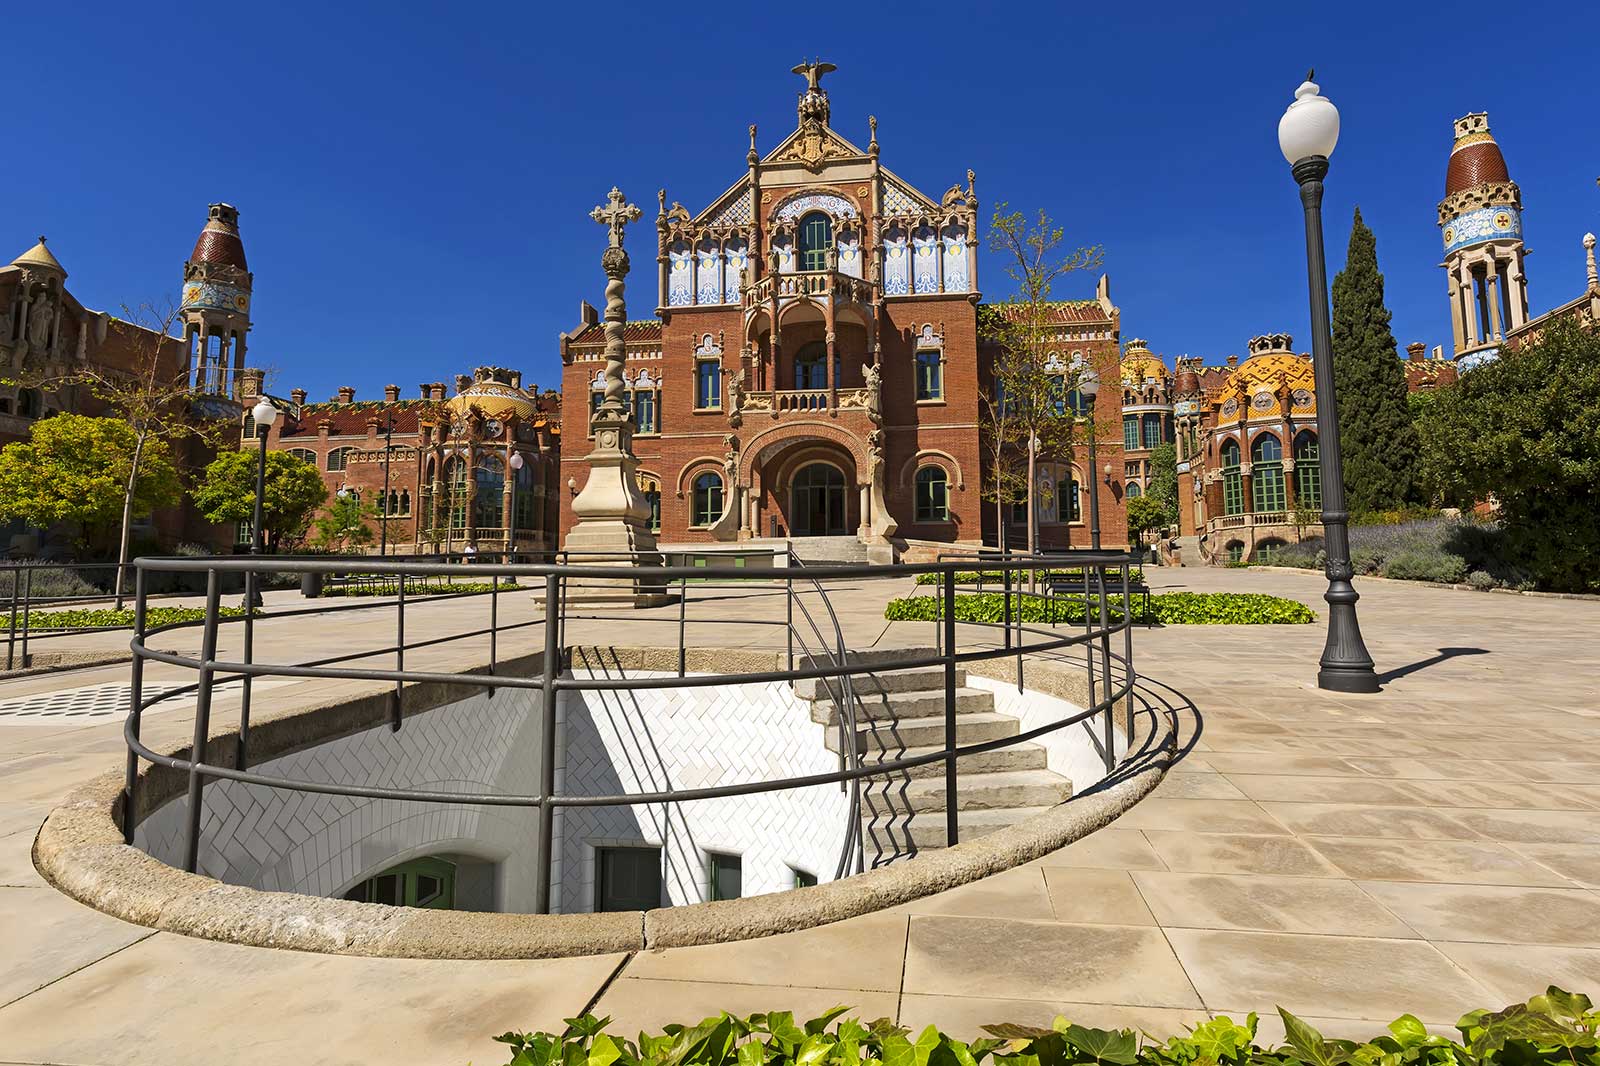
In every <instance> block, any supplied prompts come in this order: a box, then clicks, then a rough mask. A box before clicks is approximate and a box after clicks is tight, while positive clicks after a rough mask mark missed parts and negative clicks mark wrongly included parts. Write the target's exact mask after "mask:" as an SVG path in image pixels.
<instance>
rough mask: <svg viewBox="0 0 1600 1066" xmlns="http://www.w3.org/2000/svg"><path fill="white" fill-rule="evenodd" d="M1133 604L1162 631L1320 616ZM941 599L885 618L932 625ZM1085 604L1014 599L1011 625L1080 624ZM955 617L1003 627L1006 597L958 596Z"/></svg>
mask: <svg viewBox="0 0 1600 1066" xmlns="http://www.w3.org/2000/svg"><path fill="white" fill-rule="evenodd" d="M1145 603H1146V600H1145V597H1143V596H1136V597H1134V598H1133V620H1134V621H1135V622H1160V623H1161V624H1163V625H1301V624H1304V623H1307V622H1312V621H1315V620H1316V614H1315V613H1314V612H1313V611H1312V610H1311V608H1309V607H1307V606H1306V605H1305V604H1303V603H1301V602H1300V601H1298V600H1289V599H1284V598H1283V597H1281V596H1268V595H1265V594H1262V593H1258V592H1162V593H1158V594H1156V595H1154V596H1151V597H1150V598H1149V606H1148V607H1146V606H1145ZM939 604H940V597H938V596H905V597H902V598H900V599H894V600H890V601H889V603H888V605H887V606H886V607H885V608H884V611H883V616H884V617H885V618H887V619H888V620H889V621H891V622H933V621H936V620H937V619H938V618H939ZM1084 610H1085V608H1084V598H1083V597H1081V596H1055V597H1051V598H1048V599H1046V598H1043V597H1038V596H1013V597H1012V598H1011V619H1012V621H1017V620H1018V618H1019V616H1020V620H1021V621H1023V622H1026V623H1031V624H1051V623H1057V624H1060V623H1070V624H1082V623H1083V620H1084ZM955 614H956V621H958V622H991V623H993V622H1000V621H1002V620H1003V619H1004V617H1005V594H1004V593H1001V592H981V593H978V592H962V593H957V595H956V600H955ZM1111 614H1112V620H1113V621H1121V620H1122V610H1121V605H1120V603H1117V602H1115V601H1114V602H1113V603H1112V607H1111Z"/></svg>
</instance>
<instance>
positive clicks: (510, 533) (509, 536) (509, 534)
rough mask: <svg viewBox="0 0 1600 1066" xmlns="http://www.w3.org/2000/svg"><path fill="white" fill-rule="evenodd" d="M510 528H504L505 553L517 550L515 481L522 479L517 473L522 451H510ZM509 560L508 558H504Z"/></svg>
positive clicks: (520, 464)
mask: <svg viewBox="0 0 1600 1066" xmlns="http://www.w3.org/2000/svg"><path fill="white" fill-rule="evenodd" d="M510 465H511V528H510V529H507V530H506V551H507V553H510V552H514V551H516V550H517V482H518V481H520V480H522V479H521V478H519V477H518V476H517V475H518V474H520V473H521V472H522V453H521V452H512V453H511V459H510ZM506 561H507V562H510V561H511V560H510V558H509V557H508V558H507V559H506Z"/></svg>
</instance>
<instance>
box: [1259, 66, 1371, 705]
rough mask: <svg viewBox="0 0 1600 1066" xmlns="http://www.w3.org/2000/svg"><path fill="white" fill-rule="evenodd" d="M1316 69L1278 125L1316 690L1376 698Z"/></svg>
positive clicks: (1332, 114) (1331, 112)
mask: <svg viewBox="0 0 1600 1066" xmlns="http://www.w3.org/2000/svg"><path fill="white" fill-rule="evenodd" d="M1314 73H1315V71H1308V72H1307V73H1306V80H1305V81H1304V82H1303V83H1302V84H1301V85H1300V87H1299V88H1298V89H1296V90H1295V91H1294V103H1292V104H1290V105H1289V108H1288V110H1286V111H1285V112H1284V113H1283V117H1282V118H1281V119H1279V120H1278V147H1279V148H1281V149H1282V150H1283V158H1284V159H1286V160H1288V161H1289V166H1290V168H1291V172H1292V173H1293V174H1294V180H1295V181H1296V182H1298V183H1299V184H1300V203H1301V205H1302V206H1303V207H1304V208H1305V217H1306V269H1307V273H1308V277H1309V280H1310V285H1311V365H1312V369H1313V372H1314V374H1315V377H1316V386H1317V453H1318V456H1319V458H1318V463H1319V464H1320V466H1321V471H1322V532H1323V538H1324V541H1325V543H1326V546H1327V558H1328V562H1327V574H1328V591H1327V592H1325V593H1323V599H1325V600H1327V601H1328V643H1327V645H1326V646H1325V647H1324V648H1323V649H1322V663H1321V667H1322V668H1321V669H1320V670H1318V671H1317V687H1318V688H1325V689H1332V690H1333V691H1336V692H1377V691H1378V675H1377V674H1376V673H1375V672H1374V671H1373V666H1372V656H1371V655H1369V654H1368V653H1367V646H1366V644H1365V643H1363V642H1362V640H1361V626H1360V625H1359V623H1357V621H1356V600H1358V599H1359V598H1360V597H1359V596H1357V595H1356V590H1355V586H1354V585H1352V584H1351V583H1350V579H1351V577H1353V576H1354V574H1355V571H1354V570H1353V569H1352V568H1351V566H1350V530H1349V526H1348V523H1349V519H1350V516H1349V514H1348V513H1347V512H1346V511H1345V502H1344V461H1343V458H1342V456H1341V455H1340V453H1339V409H1338V406H1337V404H1336V402H1335V399H1334V395H1333V338H1332V336H1331V335H1330V333H1329V331H1328V268H1327V263H1326V262H1325V258H1324V256H1323V251H1322V179H1323V178H1325V177H1327V176H1328V157H1329V156H1330V155H1332V154H1333V146H1334V145H1335V144H1337V143H1338V142H1339V110H1338V109H1337V108H1336V107H1334V106H1333V103H1332V102H1331V101H1330V100H1328V98H1327V97H1325V96H1320V95H1318V93H1317V85H1316V83H1315V82H1313V81H1312V80H1311V78H1312V75H1313V74H1314Z"/></svg>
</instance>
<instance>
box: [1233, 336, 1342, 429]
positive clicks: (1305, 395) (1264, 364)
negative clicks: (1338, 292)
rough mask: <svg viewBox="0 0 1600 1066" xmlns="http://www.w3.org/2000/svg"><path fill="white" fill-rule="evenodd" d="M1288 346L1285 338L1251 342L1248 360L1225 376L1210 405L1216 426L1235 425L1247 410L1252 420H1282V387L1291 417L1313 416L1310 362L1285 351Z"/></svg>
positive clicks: (1314, 402) (1314, 394)
mask: <svg viewBox="0 0 1600 1066" xmlns="http://www.w3.org/2000/svg"><path fill="white" fill-rule="evenodd" d="M1288 344H1289V338H1288V337H1287V336H1286V335H1273V336H1270V337H1256V338H1254V339H1252V340H1251V342H1250V351H1251V353H1252V354H1251V356H1250V358H1249V359H1246V360H1245V361H1244V362H1242V363H1240V364H1239V366H1238V367H1237V369H1235V370H1234V371H1233V373H1231V374H1229V375H1228V379H1227V380H1226V381H1225V382H1223V385H1222V388H1221V389H1220V390H1218V392H1217V395H1216V398H1215V400H1214V401H1213V404H1214V405H1215V406H1216V408H1217V424H1218V425H1229V424H1231V423H1234V422H1238V421H1239V420H1240V417H1241V416H1242V415H1243V414H1244V412H1245V411H1246V409H1248V411H1249V418H1251V419H1258V420H1259V419H1263V418H1282V417H1283V415H1284V412H1283V409H1282V404H1281V402H1280V400H1279V394H1280V393H1281V392H1282V390H1283V389H1284V388H1285V387H1287V388H1288V389H1289V403H1290V409H1291V410H1290V413H1292V414H1294V415H1314V414H1316V411H1317V384H1316V377H1315V375H1314V374H1313V373H1312V369H1311V360H1309V359H1306V358H1304V357H1302V356H1299V355H1296V354H1294V352H1292V351H1289V350H1287V349H1288Z"/></svg>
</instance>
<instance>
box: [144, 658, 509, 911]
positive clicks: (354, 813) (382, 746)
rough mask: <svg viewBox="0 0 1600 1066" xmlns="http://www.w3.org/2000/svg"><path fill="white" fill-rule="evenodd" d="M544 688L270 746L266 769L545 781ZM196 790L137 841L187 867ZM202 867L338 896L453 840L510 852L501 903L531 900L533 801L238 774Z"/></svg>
mask: <svg viewBox="0 0 1600 1066" xmlns="http://www.w3.org/2000/svg"><path fill="white" fill-rule="evenodd" d="M540 699H541V697H540V695H539V693H537V692H532V691H529V690H518V689H507V690H502V691H501V692H499V693H498V694H496V695H495V697H494V698H493V699H492V700H491V699H489V698H488V697H487V696H485V695H481V694H480V695H477V696H472V697H469V698H468V699H465V700H461V701H459V702H457V703H453V704H449V705H447V706H444V707H438V708H436V709H434V710H431V711H428V712H426V713H424V714H419V715H414V716H412V717H409V718H407V719H406V720H405V724H404V726H403V727H402V728H401V730H400V731H399V732H398V733H392V732H390V731H389V727H388V726H387V725H383V726H378V727H376V728H373V729H368V730H364V731H362V732H360V733H355V734H352V735H350V736H347V737H340V738H339V739H337V740H330V741H328V742H327V743H325V744H319V745H317V746H316V747H314V748H309V749H307V750H305V751H299V752H295V753H293V754H291V755H285V756H283V757H281V758H277V759H270V760H268V761H266V762H263V763H261V764H260V765H259V766H258V767H255V769H258V770H259V771H260V772H261V773H263V774H271V775H274V776H278V777H285V778H290V779H293V780H302V781H321V782H339V783H342V784H363V785H377V786H382V787H388V788H417V789H429V790H433V791H439V792H452V791H460V792H468V791H470V792H501V793H516V794H523V795H531V794H534V793H536V792H537V791H538V774H539V758H540V756H539V713H538V708H539V704H540ZM188 806H189V803H188V799H187V798H186V797H184V796H179V797H178V798H177V799H175V800H173V801H171V802H169V803H167V804H166V805H164V806H163V807H161V809H160V810H157V811H155V812H153V813H152V814H151V815H150V817H148V818H146V819H145V820H144V821H143V822H141V823H140V825H139V827H138V829H137V831H136V832H135V834H134V844H135V846H137V847H140V848H142V849H144V850H145V851H147V852H149V853H150V854H151V855H153V856H155V857H156V858H158V859H161V860H162V861H163V862H166V863H169V864H171V865H174V866H181V865H182V864H183V861H184V833H185V830H186V827H187V824H188V818H187V811H188ZM203 807H204V812H203V815H202V819H201V823H200V830H201V832H200V839H201V847H200V872H201V873H204V874H207V875H209V876H211V877H215V878H217V879H218V880H220V881H225V882H227V883H229V884H235V885H249V886H251V887H254V888H265V889H277V890H282V891H287V892H304V893H308V894H311V895H317V896H335V895H339V894H341V893H342V892H344V891H345V890H346V889H347V888H349V887H350V886H351V885H353V884H355V883H357V882H359V881H361V880H362V879H364V878H366V877H370V876H372V875H373V874H375V873H377V872H379V871H381V870H383V869H385V868H386V867H388V866H392V865H393V864H394V863H396V862H400V861H402V860H404V859H406V858H410V857H412V856H415V855H421V854H439V853H448V854H456V855H461V856H470V857H473V858H477V859H487V860H490V861H493V862H495V863H497V864H498V865H499V883H500V884H499V892H498V899H497V905H498V909H501V910H510V911H521V910H532V909H533V891H534V883H535V882H534V879H535V876H536V871H537V869H538V864H537V862H536V858H537V853H536V848H537V843H538V814H537V812H536V810H535V809H534V808H520V807H481V806H461V805H455V804H439V803H413V802H403V801H398V800H368V799H355V798H350V797H345V796H328V795H317V794H313V793H305V792H288V791H279V790H276V789H271V788H266V787H264V786H261V785H248V784H244V783H242V782H238V781H226V780H224V781H214V782H212V783H211V784H209V785H207V786H206V789H205V799H204V804H203Z"/></svg>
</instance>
